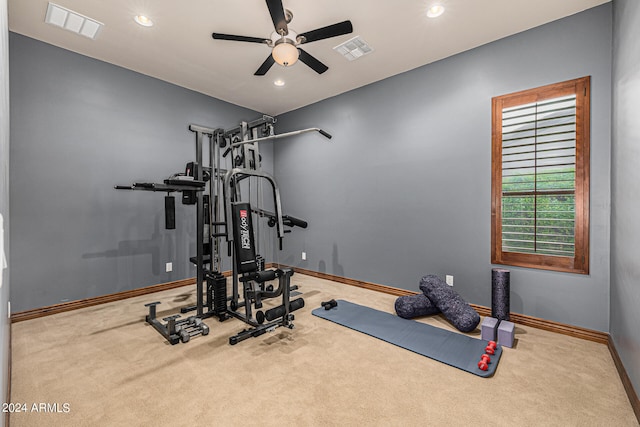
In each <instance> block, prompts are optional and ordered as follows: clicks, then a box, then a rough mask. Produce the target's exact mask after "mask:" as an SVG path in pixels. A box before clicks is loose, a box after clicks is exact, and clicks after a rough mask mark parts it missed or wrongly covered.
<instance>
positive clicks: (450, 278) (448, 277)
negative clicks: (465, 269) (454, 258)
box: [446, 274, 453, 286]
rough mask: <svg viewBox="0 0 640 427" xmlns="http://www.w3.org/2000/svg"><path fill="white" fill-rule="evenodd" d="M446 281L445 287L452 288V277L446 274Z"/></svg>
mask: <svg viewBox="0 0 640 427" xmlns="http://www.w3.org/2000/svg"><path fill="white" fill-rule="evenodd" d="M446 280H447V285H449V286H453V276H450V275H448V274H447V277H446Z"/></svg>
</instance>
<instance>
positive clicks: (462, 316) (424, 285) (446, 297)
mask: <svg viewBox="0 0 640 427" xmlns="http://www.w3.org/2000/svg"><path fill="white" fill-rule="evenodd" d="M420 289H421V290H422V292H424V294H425V295H426V296H427V298H429V299H430V300H431V302H432V303H433V304H434V305H435V306H436V307H438V309H439V310H440V311H441V312H442V314H444V317H446V318H447V319H448V320H449V321H450V322H451V323H452V324H453V326H455V327H456V328H458V330H460V331H462V332H471V331H473V330H474V329H475V328H476V327H477V326H478V324H479V323H480V315H479V314H478V313H477V312H476V311H475V310H474V309H473V308H472V307H471V306H470V305H469V304H467V302H466V301H465V300H464V299H462V297H461V296H460V295H459V294H458V293H457V292H456V291H454V290H453V289H451V287H450V286H449V285H447V284H446V283H445V282H443V281H442V279H440V278H439V277H438V276H436V275H433V274H429V275H427V276H424V277H423V278H422V279H420Z"/></svg>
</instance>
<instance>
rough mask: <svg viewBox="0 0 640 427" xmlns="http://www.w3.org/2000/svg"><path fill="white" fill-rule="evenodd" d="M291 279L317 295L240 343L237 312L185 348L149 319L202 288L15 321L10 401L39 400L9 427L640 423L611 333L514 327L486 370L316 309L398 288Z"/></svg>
mask: <svg viewBox="0 0 640 427" xmlns="http://www.w3.org/2000/svg"><path fill="white" fill-rule="evenodd" d="M292 279H293V283H294V284H297V285H298V286H299V287H300V291H301V292H303V294H304V295H303V296H304V298H305V300H306V307H304V308H303V309H301V310H299V311H297V312H295V315H296V321H295V322H294V323H295V326H296V327H295V329H293V330H289V329H285V328H279V329H277V330H276V331H275V332H273V333H270V334H266V335H263V336H261V337H258V338H250V339H248V340H246V341H244V342H241V343H239V344H237V345H235V346H230V345H229V344H228V338H229V336H231V335H234V334H235V333H237V332H239V331H240V330H242V329H243V328H244V327H245V325H244V323H242V322H240V321H239V320H235V319H231V320H228V321H226V322H223V323H220V322H218V321H217V320H214V319H207V321H206V323H207V324H208V325H209V326H210V328H211V333H210V334H209V335H208V336H205V337H195V338H193V339H192V340H191V341H190V342H189V343H187V344H182V343H180V344H177V345H175V346H171V345H169V344H167V343H166V341H165V340H164V339H163V338H162V336H161V335H160V334H158V333H157V332H156V331H155V330H154V329H153V328H152V327H151V326H149V325H147V324H146V323H144V315H145V314H146V313H145V310H146V308H145V307H144V306H143V304H144V303H146V302H150V301H154V300H160V301H162V302H163V304H162V305H160V306H159V314H158V317H163V316H167V315H169V314H173V313H174V312H176V311H177V310H176V308H178V307H181V306H183V305H185V304H186V303H188V302H192V301H195V289H194V287H184V288H181V289H176V290H171V291H165V292H161V293H158V294H155V295H149V296H144V297H137V298H132V299H128V300H124V301H119V302H115V303H109V304H104V305H100V306H96V307H91V308H87V309H82V310H78V311H74V312H69V313H62V314H58V315H54V316H49V317H45V318H41V319H36V320H30V321H25V322H20V323H16V324H14V325H13V329H12V337H13V343H12V351H13V355H12V357H13V363H12V383H11V394H12V395H11V401H12V402H14V403H26V404H27V410H28V411H27V412H26V413H13V414H12V415H11V426H14V427H18V426H30V427H31V426H201V425H202V426H204V425H213V426H218V425H224V426H235V425H237V426H253V425H256V426H262V425H265V426H269V425H274V426H276V425H277V426H315V425H332V426H361V425H374V426H375V425H384V426H472V425H477V426H637V425H638V422H637V420H636V418H635V416H634V414H633V411H632V408H631V405H630V403H629V401H628V399H627V397H626V394H625V392H624V389H623V386H622V383H621V381H620V379H619V376H618V374H617V371H616V369H615V366H614V364H613V361H612V359H611V355H610V354H609V351H608V349H607V347H606V346H605V345H602V344H597V343H593V342H589V341H585V340H581V339H578V338H571V337H567V336H564V335H559V334H554V333H550V332H546V331H542V330H537V329H535V328H530V327H524V326H518V325H517V327H516V338H517V342H516V346H515V348H513V349H505V351H504V353H503V356H502V359H501V361H500V365H499V366H498V369H497V372H496V374H495V376H493V377H492V378H489V379H485V378H480V377H477V376H475V375H472V374H470V373H467V372H464V371H461V370H458V369H456V368H452V367H449V366H447V365H445V364H442V363H439V362H436V361H433V360H431V359H428V358H426V357H423V356H419V355H417V354H414V353H412V352H409V351H407V350H404V349H401V348H399V347H395V346H393V345H391V344H388V343H385V342H383V341H380V340H377V339H375V338H372V337H369V336H366V335H364V334H361V333H358V332H355V331H352V330H350V329H347V328H344V327H342V326H339V325H336V324H334V323H332V322H329V321H327V320H323V319H320V318H318V317H315V316H313V315H312V314H311V310H312V309H314V308H316V307H319V305H320V302H321V301H325V300H328V299H331V298H336V299H338V298H340V299H345V300H349V301H352V302H355V303H359V304H362V305H367V306H369V307H373V308H376V309H380V310H384V311H388V312H393V303H394V301H395V297H393V296H390V295H386V294H382V293H378V292H374V291H370V290H365V289H360V288H356V287H352V286H347V285H343V284H338V283H333V282H330V281H326V280H321V279H317V278H313V277H308V276H303V275H299V274H298V275H294V276H293V278H292ZM425 322H427V323H430V324H433V325H435V326H439V327H442V328H449V329H450V328H451V327H450V326H449V324H448V323H447V322H446V321H445V320H444V319H443V318H441V317H440V316H433V317H430V318H428V319H425ZM470 335H473V336H479V331H476V332H475V333H472V334H470ZM34 403H36V404H40V403H45V404H47V403H48V404H49V407H48V409H49V410H55V409H56V408H55V405H53V404H57V412H55V411H54V412H44V413H43V412H32V411H31V409H32V407H33V404H34ZM65 404H66V405H65ZM45 406H46V405H45ZM67 409H68V411H66V410H67Z"/></svg>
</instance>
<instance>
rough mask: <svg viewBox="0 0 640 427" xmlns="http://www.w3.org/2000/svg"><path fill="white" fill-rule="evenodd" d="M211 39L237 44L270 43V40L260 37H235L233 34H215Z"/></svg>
mask: <svg viewBox="0 0 640 427" xmlns="http://www.w3.org/2000/svg"><path fill="white" fill-rule="evenodd" d="M211 37H213V38H214V39H216V40H232V41H236V42H249V43H265V44H267V43H268V42H269V41H268V40H266V39H264V38H262V39H261V38H259V37H247V36H234V35H231V34H220V33H213V34H211Z"/></svg>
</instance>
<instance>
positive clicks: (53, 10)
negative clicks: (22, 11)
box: [44, 2, 103, 39]
mask: <svg viewBox="0 0 640 427" xmlns="http://www.w3.org/2000/svg"><path fill="white" fill-rule="evenodd" d="M44 22H46V23H47V24H51V25H55V26H56V27H60V28H64V29H65V30H69V31H72V32H74V33H76V34H80V35H81V36H85V37H88V38H90V39H95V38H96V36H97V35H98V32H99V31H100V29H101V28H102V26H103V24H102V22H98V21H96V20H95V19H91V18H89V17H87V16H84V15H80V14H79V13H77V12H74V11H73V10H70V9H67V8H64V7H62V6H59V5H57V4H55V3H51V2H49V4H48V6H47V14H46V15H45V17H44Z"/></svg>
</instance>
